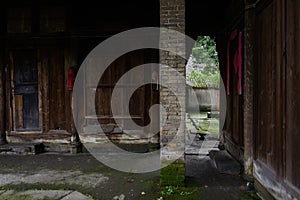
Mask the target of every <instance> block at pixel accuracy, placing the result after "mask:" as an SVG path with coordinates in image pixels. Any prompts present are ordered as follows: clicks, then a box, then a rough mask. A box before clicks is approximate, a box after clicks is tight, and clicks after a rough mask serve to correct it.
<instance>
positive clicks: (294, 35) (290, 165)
mask: <svg viewBox="0 0 300 200" xmlns="http://www.w3.org/2000/svg"><path fill="white" fill-rule="evenodd" d="M286 2H287V17H286V19H287V41H286V42H287V50H286V53H287V59H286V62H287V63H286V105H287V107H286V153H285V156H286V178H287V180H288V181H289V182H290V183H292V184H293V185H295V186H296V187H298V188H300V172H299V169H300V160H299V155H300V149H299V143H300V134H299V133H300V131H299V124H300V118H299V113H300V95H299V94H300V85H299V75H300V27H299V24H300V14H299V9H300V3H299V1H286Z"/></svg>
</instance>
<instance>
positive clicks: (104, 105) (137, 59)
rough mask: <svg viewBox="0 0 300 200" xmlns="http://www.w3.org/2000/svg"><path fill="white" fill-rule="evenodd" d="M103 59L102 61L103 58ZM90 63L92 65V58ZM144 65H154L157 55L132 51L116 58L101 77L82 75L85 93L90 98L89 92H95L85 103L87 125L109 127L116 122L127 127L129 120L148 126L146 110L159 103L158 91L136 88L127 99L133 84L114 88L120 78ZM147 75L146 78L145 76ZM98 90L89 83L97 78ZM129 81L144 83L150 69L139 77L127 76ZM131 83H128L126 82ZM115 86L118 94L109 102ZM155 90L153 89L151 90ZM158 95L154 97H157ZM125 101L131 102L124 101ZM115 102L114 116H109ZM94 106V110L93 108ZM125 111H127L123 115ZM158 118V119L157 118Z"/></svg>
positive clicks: (151, 52) (147, 51)
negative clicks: (106, 125)
mask: <svg viewBox="0 0 300 200" xmlns="http://www.w3.org/2000/svg"><path fill="white" fill-rule="evenodd" d="M103 59H104V58H103ZM89 62H91V63H93V62H94V61H93V60H92V59H91V60H89ZM146 63H157V57H156V52H154V51H153V50H144V51H134V52H130V53H127V54H125V55H123V56H121V57H119V58H118V59H116V60H115V61H114V62H113V63H111V64H110V66H109V67H108V68H107V69H106V71H105V72H104V73H103V74H102V77H101V78H100V77H94V76H95V74H93V73H90V74H89V73H88V72H86V73H87V74H86V75H85V83H86V88H85V93H86V95H88V96H90V94H91V93H92V92H95V91H96V92H95V98H87V99H86V103H85V106H86V107H85V116H86V119H87V120H86V123H87V125H94V124H95V123H98V122H99V123H100V124H110V123H115V119H118V121H121V122H122V124H126V123H127V121H128V120H129V119H132V120H133V121H134V122H135V123H137V124H138V125H140V126H144V125H147V124H148V123H149V116H148V113H147V111H148V109H149V108H150V107H151V105H153V104H156V103H158V97H157V96H158V91H157V90H153V89H152V87H150V86H149V85H148V86H147V85H142V86H138V89H137V90H135V92H134V93H133V95H132V96H131V97H129V96H128V95H129V89H130V88H132V87H136V86H135V85H130V84H129V85H128V84H126V85H122V84H119V85H118V86H116V84H117V82H118V81H119V79H120V78H121V77H122V76H123V75H124V74H125V73H126V72H128V71H129V70H131V69H133V68H134V67H137V66H139V65H143V64H146ZM146 76H147V77H146ZM99 78H100V80H99V82H98V86H97V88H96V87H95V86H91V83H90V82H91V80H95V79H99ZM127 78H128V79H133V78H134V80H136V79H137V78H138V79H139V80H145V79H146V78H149V79H150V78H151V70H149V73H148V72H146V71H145V72H144V73H142V74H141V75H140V76H139V77H130V76H128V77H127ZM129 82H130V81H129ZM115 87H117V88H118V89H120V90H119V94H118V95H117V96H115V99H112V92H113V90H114V89H115ZM153 88H156V87H153ZM156 93H157V94H156ZM125 99H130V101H129V102H126V101H125ZM112 101H113V102H114V106H115V111H116V112H115V113H112V108H111V102H112ZM92 106H95V107H92ZM92 110H96V115H97V116H91V113H93V112H92ZM126 111H127V112H126ZM128 113H129V114H128ZM156 118H157V119H159V116H157V117H156Z"/></svg>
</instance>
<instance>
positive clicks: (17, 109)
mask: <svg viewBox="0 0 300 200" xmlns="http://www.w3.org/2000/svg"><path fill="white" fill-rule="evenodd" d="M10 65H11V80H12V81H11V98H12V125H13V127H12V128H13V131H16V132H28V131H39V130H40V126H39V97H38V64H37V52H36V50H17V51H12V52H10Z"/></svg>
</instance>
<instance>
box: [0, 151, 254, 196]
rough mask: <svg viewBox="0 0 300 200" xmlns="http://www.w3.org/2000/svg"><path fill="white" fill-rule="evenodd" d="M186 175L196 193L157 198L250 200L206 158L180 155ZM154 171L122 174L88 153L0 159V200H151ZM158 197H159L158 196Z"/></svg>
mask: <svg viewBox="0 0 300 200" xmlns="http://www.w3.org/2000/svg"><path fill="white" fill-rule="evenodd" d="M186 169H187V171H186V175H187V177H188V180H192V181H191V182H193V186H191V185H190V184H189V182H188V183H187V185H188V186H187V188H188V189H189V187H193V188H195V185H196V187H197V188H198V189H199V190H198V189H197V193H196V194H195V195H193V197H190V196H179V197H174V196H172V195H170V196H164V198H163V199H189V200H190V199H204V200H205V199H207V200H218V199H230V200H231V199H256V197H255V196H253V195H252V194H251V195H248V193H247V191H246V190H247V189H246V184H247V182H245V181H244V180H242V178H241V177H240V176H233V175H222V174H219V172H218V171H217V170H216V169H214V168H213V166H212V165H211V162H210V161H209V156H196V155H189V156H186ZM159 183H160V171H155V172H152V173H144V174H133V173H123V172H119V171H116V170H114V169H111V168H109V167H107V166H105V165H103V164H102V163H100V162H99V161H97V160H96V159H95V158H94V157H93V156H92V155H90V154H89V153H82V154H53V153H52V154H51V153H44V154H39V155H26V156H24V155H23V156H21V155H0V199H1V200H2V199H5V200H13V199H18V200H19V199H20V200H23V199H25V200H27V199H28V200H29V199H30V200H31V199H45V200H49V199H50V200H66V199H72V200H81V199H82V200H87V199H95V200H97V199H99V200H111V199H125V200H127V199H133V200H134V199H139V200H143V199H150V200H152V199H153V200H157V199H159V198H160V197H161V196H162V195H161V191H162V190H163V187H160V184H159ZM160 199H162V198H160Z"/></svg>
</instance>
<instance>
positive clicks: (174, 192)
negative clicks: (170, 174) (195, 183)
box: [160, 185, 200, 200]
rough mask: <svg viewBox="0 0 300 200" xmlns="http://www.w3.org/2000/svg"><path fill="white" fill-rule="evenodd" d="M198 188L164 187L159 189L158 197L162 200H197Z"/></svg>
mask: <svg viewBox="0 0 300 200" xmlns="http://www.w3.org/2000/svg"><path fill="white" fill-rule="evenodd" d="M199 192H200V190H199V188H198V187H179V186H171V185H169V186H165V187H163V188H161V192H160V195H161V197H163V199H164V200H173V199H180V200H198V199H199V197H200V196H199Z"/></svg>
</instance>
